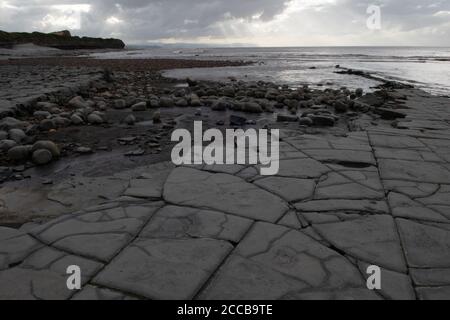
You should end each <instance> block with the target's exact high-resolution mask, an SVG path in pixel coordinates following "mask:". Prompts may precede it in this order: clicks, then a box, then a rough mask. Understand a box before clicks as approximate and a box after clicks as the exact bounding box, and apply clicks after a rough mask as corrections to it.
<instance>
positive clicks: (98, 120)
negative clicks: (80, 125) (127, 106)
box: [87, 113, 104, 124]
mask: <svg viewBox="0 0 450 320" xmlns="http://www.w3.org/2000/svg"><path fill="white" fill-rule="evenodd" d="M87 121H88V122H89V123H90V124H102V123H103V122H104V121H103V119H102V117H101V116H99V115H98V114H95V113H91V114H90V115H88V117H87Z"/></svg>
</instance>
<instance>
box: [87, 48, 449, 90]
mask: <svg viewBox="0 0 450 320" xmlns="http://www.w3.org/2000/svg"><path fill="white" fill-rule="evenodd" d="M92 56H93V57H95V58H99V59H103V58H108V59H116V58H117V59H120V58H127V59H133V58H134V59H142V58H177V59H199V60H242V61H252V62H254V63H253V64H252V65H248V66H243V67H222V68H207V69H204V68H192V69H175V70H168V71H166V72H165V73H164V74H165V76H168V77H173V78H178V79H184V78H187V77H189V78H192V79H200V80H219V81H223V80H227V79H229V78H230V77H232V78H236V79H238V80H244V81H261V80H262V81H270V82H275V83H278V84H287V85H289V86H291V87H298V86H302V85H304V84H309V85H311V86H313V87H323V88H327V87H330V88H341V87H347V88H349V89H356V88H363V89H364V90H366V91H372V90H374V88H375V87H376V86H377V85H379V84H380V82H379V81H377V80H373V79H367V78H364V77H361V76H356V75H349V74H339V73H336V71H339V69H337V68H336V67H337V66H339V67H341V68H349V69H355V70H362V71H365V72H367V73H369V74H370V75H373V76H375V77H377V78H381V79H385V80H395V81H399V82H403V83H407V84H412V85H414V86H415V87H418V88H421V89H423V90H425V91H428V92H430V93H432V94H436V95H443V96H450V47H289V48H279V47H277V48H262V47H257V48H242V47H236V48H181V49H177V48H175V47H151V48H148V47H133V48H129V49H127V50H124V51H115V52H106V53H95V54H92Z"/></svg>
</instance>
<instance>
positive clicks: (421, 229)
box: [397, 219, 450, 268]
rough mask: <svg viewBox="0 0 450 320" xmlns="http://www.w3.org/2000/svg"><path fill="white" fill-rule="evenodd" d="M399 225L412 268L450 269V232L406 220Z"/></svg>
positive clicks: (399, 220) (398, 221)
mask: <svg viewBox="0 0 450 320" xmlns="http://www.w3.org/2000/svg"><path fill="white" fill-rule="evenodd" d="M397 223H398V226H399V230H400V236H401V238H402V242H403V246H404V249H405V254H406V259H407V261H408V265H409V266H410V267H413V268H449V267H450V230H446V229H444V228H438V227H436V226H431V225H426V224H421V223H417V222H413V221H409V220H405V219H398V220H397Z"/></svg>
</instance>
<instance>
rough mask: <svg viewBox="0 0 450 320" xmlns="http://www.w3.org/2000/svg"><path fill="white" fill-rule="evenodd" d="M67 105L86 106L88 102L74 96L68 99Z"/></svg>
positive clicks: (73, 106) (74, 106)
mask: <svg viewBox="0 0 450 320" xmlns="http://www.w3.org/2000/svg"><path fill="white" fill-rule="evenodd" d="M68 104H69V106H70V107H72V108H75V109H77V108H86V107H88V106H89V104H88V103H87V102H86V101H85V100H84V99H83V98H82V97H80V96H76V97H73V98H72V99H71V100H70V101H69V103H68Z"/></svg>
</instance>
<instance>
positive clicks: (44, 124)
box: [39, 119, 58, 131]
mask: <svg viewBox="0 0 450 320" xmlns="http://www.w3.org/2000/svg"><path fill="white" fill-rule="evenodd" d="M57 127H58V126H57V125H56V123H55V121H54V120H53V119H44V120H42V121H41V122H40V123H39V128H40V129H41V130H43V131H49V130H52V129H56V128H57Z"/></svg>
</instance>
